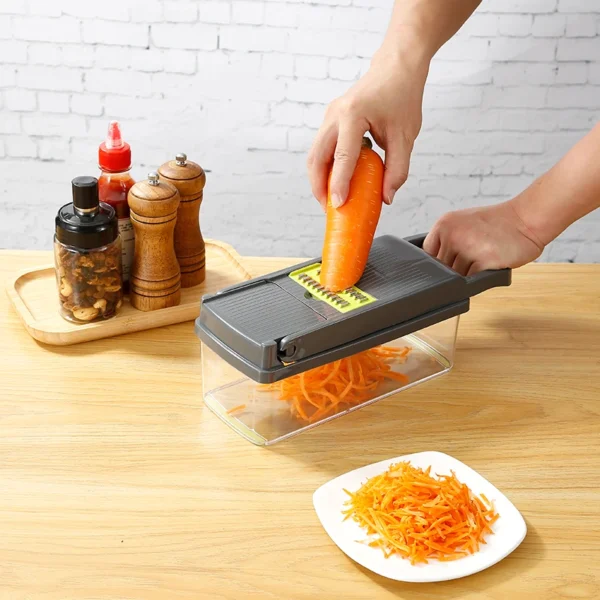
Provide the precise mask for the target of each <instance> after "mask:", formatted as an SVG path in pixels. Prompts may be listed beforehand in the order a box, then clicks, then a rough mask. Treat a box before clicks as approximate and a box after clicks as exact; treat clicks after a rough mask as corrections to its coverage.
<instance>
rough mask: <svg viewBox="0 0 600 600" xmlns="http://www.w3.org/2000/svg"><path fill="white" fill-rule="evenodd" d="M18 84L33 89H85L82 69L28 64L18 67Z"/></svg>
mask: <svg viewBox="0 0 600 600" xmlns="http://www.w3.org/2000/svg"><path fill="white" fill-rule="evenodd" d="M17 85H18V86H19V87H24V88H28V89H32V90H48V91H57V92H60V91H66V92H69V91H73V92H79V91H82V90H83V77H82V71H80V70H79V69H70V68H67V67H41V66H29V65H26V66H23V67H19V68H18V71H17Z"/></svg>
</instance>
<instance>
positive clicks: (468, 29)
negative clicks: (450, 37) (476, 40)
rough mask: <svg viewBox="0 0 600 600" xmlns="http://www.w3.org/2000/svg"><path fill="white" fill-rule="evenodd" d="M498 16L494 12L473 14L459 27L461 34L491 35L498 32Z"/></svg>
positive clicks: (473, 35) (474, 35)
mask: <svg viewBox="0 0 600 600" xmlns="http://www.w3.org/2000/svg"><path fill="white" fill-rule="evenodd" d="M498 27H499V17H498V15H494V14H486V13H483V14H482V13H480V12H479V11H478V12H476V13H475V14H473V15H472V16H471V17H470V18H469V19H467V21H466V22H465V24H464V25H463V26H462V27H461V29H460V34H461V35H463V34H464V35H468V36H472V37H493V36H495V35H497V34H498Z"/></svg>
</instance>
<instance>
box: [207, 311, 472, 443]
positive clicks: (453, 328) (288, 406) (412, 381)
mask: <svg viewBox="0 0 600 600" xmlns="http://www.w3.org/2000/svg"><path fill="white" fill-rule="evenodd" d="M459 319H460V317H458V316H457V317H453V318H451V319H447V320H445V321H442V322H440V323H437V324H435V325H432V326H431V327H427V328H425V329H422V330H420V331H417V332H415V333H412V334H410V335H407V336H405V337H402V338H398V339H396V340H393V341H391V342H389V343H387V344H385V345H384V346H378V347H376V349H375V352H374V353H372V352H373V351H372V350H371V351H368V352H369V353H370V354H369V355H368V358H367V362H366V363H365V361H364V358H365V357H361V358H362V360H361V361H358V360H355V361H353V363H352V367H353V376H352V380H353V382H354V383H353V384H352V385H351V386H349V387H350V388H351V389H349V390H348V392H347V393H346V396H344V398H343V399H342V400H341V401H340V397H342V396H343V394H344V391H345V389H344V390H341V386H342V384H343V383H345V382H349V381H350V376H349V374H348V373H349V368H350V365H349V361H348V359H342V362H341V363H340V364H339V365H336V363H335V362H334V363H330V365H326V366H325V367H318V368H317V369H314V370H312V371H307V372H306V373H305V374H304V381H303V382H301V377H302V376H301V375H295V376H292V377H289V378H288V379H284V380H282V381H280V382H277V383H275V384H269V385H261V384H258V383H256V382H255V381H253V380H252V379H250V378H248V377H246V376H245V375H242V374H241V373H240V372H239V371H238V370H237V369H235V368H234V367H232V366H231V365H229V364H228V363H227V362H226V361H224V360H223V359H222V358H220V357H219V356H218V355H217V354H216V353H215V352H214V351H213V350H211V349H210V348H208V347H207V346H206V345H205V344H202V382H203V388H204V389H203V392H204V402H205V403H206V405H207V406H208V407H209V408H210V409H211V410H212V411H213V412H214V413H215V414H216V415H217V416H218V417H219V418H220V419H222V420H223V421H224V422H225V423H227V424H228V425H229V426H230V427H232V428H233V429H234V430H235V431H237V432H238V433H239V434H240V435H242V436H243V437H244V438H246V439H247V440H249V441H250V442H252V443H254V444H257V445H261V446H267V445H270V444H274V443H276V442H279V441H281V440H284V439H287V438H290V437H292V436H294V435H296V434H298V433H301V432H302V431H306V430H307V429H311V428H313V427H316V426H317V425H321V424H322V423H326V422H328V421H331V420H333V419H336V418H338V417H341V416H342V415H345V414H347V413H349V412H351V411H354V410H358V409H359V408H363V407H364V406H367V405H369V404H373V403H374V402H377V401H378V400H381V399H382V398H386V397H388V396H391V395H393V394H397V393H399V392H401V391H402V390H405V389H408V388H410V387H413V386H415V385H417V384H419V383H423V382H424V381H428V380H429V379H432V378H434V377H437V376H439V375H443V374H444V373H447V372H448V371H449V370H450V369H451V368H452V365H453V362H454V350H455V343H456V333H457V330H458V323H459ZM405 349H408V350H405ZM373 361H377V362H373ZM338 362H339V361H338ZM359 362H360V364H361V367H359V368H360V369H362V366H363V365H366V364H368V365H369V367H368V369H365V373H363V374H362V379H361V374H360V373H358V374H357V370H358V369H357V367H358V363H359ZM382 363H385V364H386V365H387V366H389V370H390V371H391V372H393V373H397V374H400V375H399V376H398V375H392V376H391V377H390V376H389V375H386V376H382V375H381V374H380V373H381V372H384V371H381V370H380V369H377V370H376V368H375V367H376V365H378V366H381V364H382ZM336 366H337V367H338V370H337V371H336V372H335V373H334V374H333V375H331V373H332V372H334V370H335V368H336ZM329 376H330V377H329ZM328 377H329V380H327V378H328ZM363 381H364V385H363ZM302 384H303V385H304V390H306V395H307V396H308V399H307V398H306V397H305V395H304V393H303V391H302ZM323 384H324V387H323ZM369 384H371V385H369ZM336 386H337V387H336ZM346 387H348V385H346ZM366 388H368V389H366ZM319 389H321V390H322V389H325V391H326V392H328V393H327V394H320V393H319V391H318V390H319ZM315 392H316V395H315ZM311 400H312V402H313V404H316V406H314V405H313V404H311V402H310V401H311Z"/></svg>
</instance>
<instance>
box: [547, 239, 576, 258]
mask: <svg viewBox="0 0 600 600" xmlns="http://www.w3.org/2000/svg"><path fill="white" fill-rule="evenodd" d="M577 250H578V246H577V245H576V244H573V243H572V242H563V241H561V240H555V241H554V242H552V243H551V244H550V246H549V248H548V256H547V260H548V262H551V263H553V262H558V263H566V262H570V263H572V262H575V258H576V257H577Z"/></svg>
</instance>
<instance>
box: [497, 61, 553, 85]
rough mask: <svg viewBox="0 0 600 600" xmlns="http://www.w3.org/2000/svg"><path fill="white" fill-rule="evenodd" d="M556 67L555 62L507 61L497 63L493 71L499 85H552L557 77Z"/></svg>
mask: <svg viewBox="0 0 600 600" xmlns="http://www.w3.org/2000/svg"><path fill="white" fill-rule="evenodd" d="M556 69H557V67H556V66H555V65H554V64H553V63H522V62H507V63H499V64H495V65H494V68H493V71H492V73H493V80H494V85H495V86H498V87H500V86H501V87H513V86H522V85H528V84H529V85H538V84H542V85H551V84H552V83H554V81H555V79H556Z"/></svg>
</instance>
